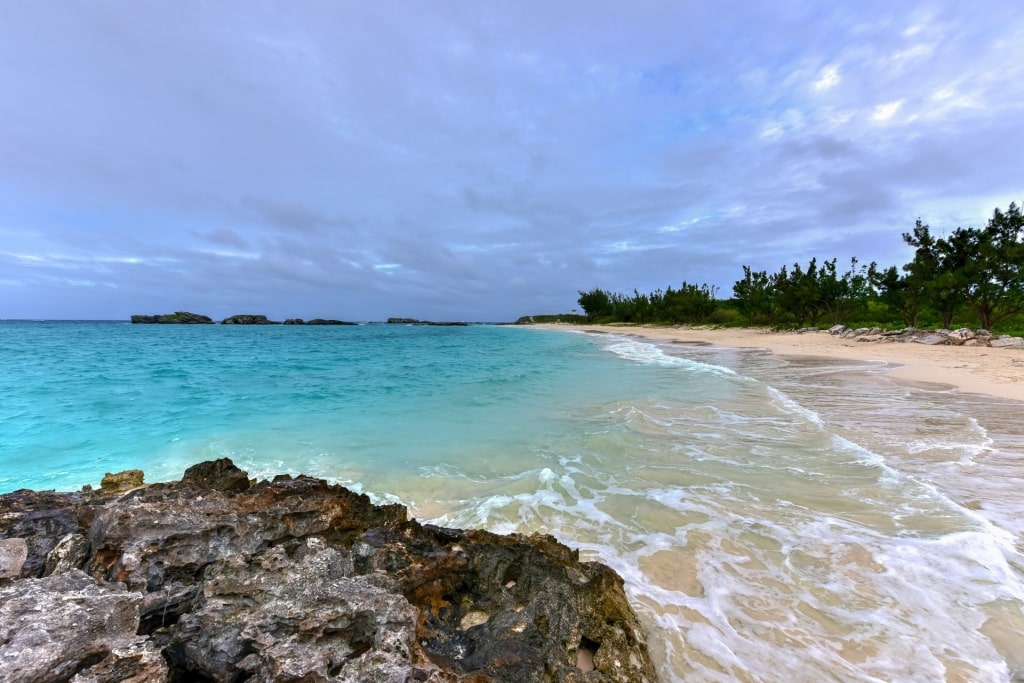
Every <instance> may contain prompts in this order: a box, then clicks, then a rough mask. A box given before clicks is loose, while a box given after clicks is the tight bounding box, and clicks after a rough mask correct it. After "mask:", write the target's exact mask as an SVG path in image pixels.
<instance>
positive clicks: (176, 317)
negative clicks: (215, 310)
mask: <svg viewBox="0 0 1024 683" xmlns="http://www.w3.org/2000/svg"><path fill="white" fill-rule="evenodd" d="M132 322H133V323H135V324H137V325H212V324H213V318H211V317H210V316H208V315H200V314H198V313H189V312H188V311H177V312H176V313H166V314H164V315H133V316H132Z"/></svg>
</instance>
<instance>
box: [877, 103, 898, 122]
mask: <svg viewBox="0 0 1024 683" xmlns="http://www.w3.org/2000/svg"><path fill="white" fill-rule="evenodd" d="M902 106H903V100H896V101H895V102H887V103H886V104H879V105H877V106H876V107H875V113H874V114H872V115H871V118H872V119H874V120H875V121H888V120H889V119H891V118H892V117H893V116H895V115H896V112H898V111H899V110H900V107H902Z"/></svg>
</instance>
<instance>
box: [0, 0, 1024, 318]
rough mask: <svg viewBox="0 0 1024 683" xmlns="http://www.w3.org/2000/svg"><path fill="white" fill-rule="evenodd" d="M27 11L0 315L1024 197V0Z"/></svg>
mask: <svg viewBox="0 0 1024 683" xmlns="http://www.w3.org/2000/svg"><path fill="white" fill-rule="evenodd" d="M3 14H4V17H3V19H4V20H3V21H2V22H0V88H2V89H3V92H5V93H8V94H9V96H6V97H4V98H3V99H2V101H0V115H2V117H3V121H4V126H3V127H0V158H3V159H4V163H3V164H0V244H2V248H0V251H2V252H3V254H0V317H47V316H51V317H72V318H80V317H113V318H122V319H123V318H126V317H127V316H128V315H130V314H131V313H145V312H160V311H162V310H177V309H181V308H188V307H191V308H194V309H196V310H198V311H200V312H205V313H208V314H210V315H213V316H214V317H218V316H226V315H230V314H232V313H237V312H243V311H249V312H263V313H266V314H268V315H271V316H272V317H291V316H300V317H315V316H322V317H336V318H347V319H381V318H385V317H388V316H389V315H393V314H398V313H402V314H407V315H411V316H413V317H421V318H430V317H449V316H450V317H454V318H457V319H491V320H501V319H509V318H514V317H517V316H518V315H520V314H524V313H536V312H543V311H546V310H551V309H550V308H549V307H557V308H558V309H561V310H569V309H570V308H572V307H573V306H574V305H575V298H576V291H577V290H578V289H585V288H588V287H591V286H594V285H599V286H603V287H607V288H611V289H618V290H625V291H631V290H632V289H633V288H634V287H639V288H641V289H643V288H645V287H650V288H655V287H664V286H666V285H668V284H678V283H679V282H680V281H682V280H684V279H685V280H687V281H689V282H705V281H706V282H710V283H713V284H717V285H718V286H720V287H722V288H723V292H724V294H728V290H729V288H731V285H732V282H733V281H734V280H735V279H736V278H737V277H738V273H739V265H741V264H743V263H745V262H753V261H756V262H757V264H760V267H768V268H775V267H777V266H778V265H781V264H782V263H790V262H792V261H793V260H794V259H796V258H805V257H809V256H811V255H815V256H819V257H829V258H831V257H833V256H835V257H839V258H840V259H845V258H847V257H848V256H852V255H857V256H859V257H861V260H862V261H865V262H866V261H871V260H878V261H879V262H882V263H897V262H898V263H902V262H903V261H902V260H903V259H906V258H907V254H906V251H905V246H904V245H903V244H902V243H901V241H900V239H899V233H900V232H902V231H904V230H906V229H907V228H908V227H909V226H911V225H912V224H913V220H914V219H915V218H916V217H917V216H919V215H920V216H922V218H924V219H926V220H930V221H931V222H932V224H933V225H934V224H937V222H938V221H937V220H934V219H932V218H931V217H929V216H928V211H929V210H932V209H933V210H934V211H936V213H937V214H938V216H937V217H938V219H939V220H942V219H948V220H954V221H955V220H965V221H969V222H972V223H974V224H981V223H983V222H984V220H985V218H986V213H987V212H989V211H991V208H994V207H993V206H989V204H992V202H993V200H994V199H997V200H998V201H999V202H1000V203H1001V204H1003V205H1004V206H1005V204H1008V203H1009V201H1011V200H1014V199H1017V200H1020V199H1021V190H1022V187H1021V185H1020V180H1019V173H1017V172H1016V168H1017V166H1018V165H1019V160H1016V159H1015V158H1014V157H1013V154H1012V153H1011V150H1014V149H1019V148H1020V142H1021V141H1022V140H1021V135H1022V133H1021V132H1020V128H1019V124H1018V123H1017V122H1019V121H1020V120H1021V117H1022V116H1024V85H1022V84H1024V79H1022V78H1021V76H1022V75H1024V40H1022V39H1021V38H1022V36H1024V19H1022V18H1021V17H1020V16H1019V13H1018V12H1016V11H1014V8H1013V7H1011V6H1010V4H1009V3H1007V5H1006V6H1000V5H996V6H992V7H989V8H987V9H986V11H985V12H978V11H971V10H969V9H967V8H964V7H963V6H962V5H960V4H957V3H953V2H952V1H951V0H939V1H938V2H918V1H917V0H910V1H908V2H906V3H899V4H897V5H893V4H892V3H885V2H881V0H868V2H866V3H860V4H857V5H848V4H839V5H829V6H821V5H807V4H804V3H788V2H787V3H782V4H781V5H777V6H774V5H773V6H772V7H767V6H760V5H758V4H756V3H747V2H727V3H726V6H724V7H722V6H716V7H714V8H712V7H704V6H701V5H700V4H693V3H676V2H667V1H665V2H661V1H659V0H655V2H652V3H648V4H646V5H645V6H644V9H643V11H639V10H638V9H636V8H634V7H631V6H628V5H625V4H610V5H594V4H593V3H583V2H575V1H572V0H570V1H568V2H559V3H541V2H526V3H518V4H510V5H504V6H494V5H486V4H479V3H470V4H454V5H443V6H431V7H429V8H428V7H417V6H410V5H398V4H394V3H391V2H387V1H385V2H382V3H362V4H352V3H341V4H331V3H326V4H309V5H303V6H301V7H287V8H285V7H283V6H278V5H275V4H258V5H252V4H250V3H241V2H232V1H228V2H224V3H217V4H209V3H200V2H193V1H189V0H186V1H185V2H182V3H176V4H175V5H174V6H173V7H171V6H166V7H165V6H160V5H152V4H123V3H122V4H117V3H112V4H103V3H101V4H99V5H92V6H89V7H85V6H81V7H80V6H74V5H71V6H62V7H61V8H60V9H59V10H58V9H56V8H54V7H53V6H51V5H49V4H48V3H20V4H13V5H10V6H7V7H5V8H4V10H3ZM751 27H757V30H751ZM880 124H887V125H880ZM894 124H898V125H894ZM1000 197H1002V198H1003V199H998V198H1000ZM979 211H980V212H981V213H979ZM950 227H954V226H950ZM846 252H853V253H846ZM90 282H91V283H95V284H94V285H92V286H89V285H85V284H84V283H90ZM14 291H17V294H16V295H13V294H11V292H14ZM26 292H27V293H29V294H28V295H26Z"/></svg>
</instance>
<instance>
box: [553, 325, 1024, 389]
mask: <svg viewBox="0 0 1024 683" xmlns="http://www.w3.org/2000/svg"><path fill="white" fill-rule="evenodd" d="M538 327H547V328H550V329H559V330H565V329H574V330H580V331H585V332H595V333H602V332H603V333H614V334H630V335H636V336H639V337H643V338H645V339H650V340H652V341H657V342H662V343H672V342H678V343H690V344H694V343H702V342H703V343H709V344H714V345H717V346H728V347H733V348H762V349H767V350H769V351H771V352H772V353H775V354H778V355H780V356H818V357H827V358H842V359H847V360H863V361H874V362H884V363H886V364H888V365H889V366H890V370H889V375H890V376H891V377H893V378H896V379H900V380H906V381H912V382H935V383H940V384H947V385H952V386H954V387H956V388H957V389H959V390H960V391H964V392H969V393H975V394H987V395H989V396H994V397H997V398H1006V399H1013V400H1017V401H1024V350H1022V349H1020V348H1002V349H995V348H989V347H963V346H926V345H924V344H915V343H902V344H901V343H890V344H883V343H877V342H858V341H856V339H843V338H841V337H836V336H833V335H830V334H828V333H827V332H825V331H820V332H816V333H804V334H797V333H795V332H773V331H771V330H767V329H760V328H718V329H711V328H682V327H648V326H616V325H568V324H548V325H538Z"/></svg>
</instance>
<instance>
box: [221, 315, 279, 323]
mask: <svg viewBox="0 0 1024 683" xmlns="http://www.w3.org/2000/svg"><path fill="white" fill-rule="evenodd" d="M220 324H221V325H280V324H281V323H278V322H274V321H273V320H267V316H265V315H244V314H242V315H231V316H228V317H227V318H224V319H223V320H221V321H220Z"/></svg>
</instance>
